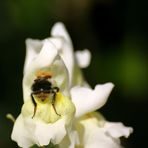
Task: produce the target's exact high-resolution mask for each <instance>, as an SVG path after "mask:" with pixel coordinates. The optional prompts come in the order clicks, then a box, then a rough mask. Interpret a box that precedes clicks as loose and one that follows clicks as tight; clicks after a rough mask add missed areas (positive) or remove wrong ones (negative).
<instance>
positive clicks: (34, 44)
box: [24, 39, 43, 73]
mask: <svg viewBox="0 0 148 148" xmlns="http://www.w3.org/2000/svg"><path fill="white" fill-rule="evenodd" d="M42 46H43V43H42V41H41V40H34V39H27V40H26V58H25V64H24V73H25V72H26V70H27V69H28V67H29V65H30V62H31V61H32V60H33V59H34V58H35V57H36V56H37V54H38V53H39V52H40V50H41V49H42Z"/></svg>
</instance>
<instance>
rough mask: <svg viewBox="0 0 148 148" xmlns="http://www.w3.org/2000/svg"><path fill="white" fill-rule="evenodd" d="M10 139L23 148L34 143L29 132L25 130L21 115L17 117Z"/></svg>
mask: <svg viewBox="0 0 148 148" xmlns="http://www.w3.org/2000/svg"><path fill="white" fill-rule="evenodd" d="M11 138H12V140H14V141H16V142H17V144H18V145H19V146H20V147H23V148H28V147H30V146H32V145H33V144H34V143H35V142H34V140H33V133H32V132H29V130H26V126H25V124H24V119H23V117H22V115H19V117H18V118H17V119H16V121H15V123H14V127H13V131H12V134H11Z"/></svg>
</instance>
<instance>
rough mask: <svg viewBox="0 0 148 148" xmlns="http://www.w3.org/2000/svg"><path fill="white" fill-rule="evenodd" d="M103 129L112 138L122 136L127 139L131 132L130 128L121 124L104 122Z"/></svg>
mask: <svg viewBox="0 0 148 148" xmlns="http://www.w3.org/2000/svg"><path fill="white" fill-rule="evenodd" d="M104 128H105V131H106V133H107V134H109V135H110V136H112V137H114V138H119V137H122V136H124V137H126V138H128V136H129V135H130V134H131V133H132V132H133V129H132V128H131V127H126V126H124V125H123V123H114V122H106V124H105V127H104Z"/></svg>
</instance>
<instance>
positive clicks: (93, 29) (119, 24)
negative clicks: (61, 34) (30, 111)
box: [0, 0, 148, 148]
mask: <svg viewBox="0 0 148 148" xmlns="http://www.w3.org/2000/svg"><path fill="white" fill-rule="evenodd" d="M147 7H148V1H146V0H141V1H135V0H5V1H1V2H0V55H1V57H0V68H1V71H0V74H1V76H0V78H1V81H0V92H1V95H0V96H1V102H0V147H1V148H5V147H8V148H15V147H17V145H16V144H15V143H14V142H12V141H11V139H10V135H11V131H12V126H13V124H12V123H11V122H10V121H9V120H7V119H6V117H5V116H6V114H7V113H12V114H13V115H14V116H15V117H17V116H18V114H19V113H20V110H21V106H22V104H23V98H22V77H23V73H22V72H23V64H24V58H25V39H26V38H28V37H30V38H37V39H44V38H46V37H49V36H50V29H51V27H52V25H53V24H54V23H55V22H57V21H62V22H64V24H65V25H66V27H67V29H68V31H69V33H70V35H71V38H72V41H73V44H74V49H75V50H82V49H84V48H88V49H90V51H91V53H92V62H91V64H90V66H89V67H88V68H87V69H84V70H83V72H84V75H85V77H86V79H87V81H88V82H89V83H90V84H91V86H92V87H94V86H95V85H96V84H97V83H105V82H108V81H111V82H113V83H114V84H115V88H114V90H113V92H112V94H111V96H110V98H109V100H108V102H107V104H106V105H105V106H104V107H102V108H101V110H100V111H101V112H102V113H103V115H104V116H105V117H106V119H107V120H109V121H121V122H123V123H124V124H125V125H127V126H132V127H133V128H134V133H133V134H132V135H131V136H130V138H129V139H123V141H122V142H123V145H124V146H125V147H126V148H141V147H146V145H147V138H148V137H147V132H148V119H147V114H148V78H147V77H148V66H147V64H148V62H147V59H148V51H147V47H148V46H147V45H148V43H147V40H148V27H147V26H148V21H147V19H148V9H147Z"/></svg>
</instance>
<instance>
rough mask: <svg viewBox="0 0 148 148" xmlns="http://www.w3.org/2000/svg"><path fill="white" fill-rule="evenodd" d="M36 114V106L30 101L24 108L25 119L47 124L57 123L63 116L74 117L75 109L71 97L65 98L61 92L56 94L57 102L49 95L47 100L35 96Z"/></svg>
mask: <svg viewBox="0 0 148 148" xmlns="http://www.w3.org/2000/svg"><path fill="white" fill-rule="evenodd" d="M34 98H35V102H36V112H35V115H34V117H33V114H34V109H35V106H34V104H33V102H32V100H31V99H28V100H27V101H26V102H25V103H24V105H23V107H22V115H23V116H24V117H29V118H32V119H33V120H42V121H43V122H46V123H53V122H56V121H57V120H58V119H60V118H62V117H63V116H67V117H68V116H70V118H71V116H74V113H75V107H74V105H73V103H72V102H71V100H70V99H69V97H66V96H64V95H63V94H62V93H61V92H58V93H56V97H55V100H53V98H52V97H51V96H50V95H48V96H47V98H45V99H44V100H41V99H40V98H39V97H37V96H35V97H34Z"/></svg>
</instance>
